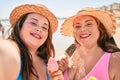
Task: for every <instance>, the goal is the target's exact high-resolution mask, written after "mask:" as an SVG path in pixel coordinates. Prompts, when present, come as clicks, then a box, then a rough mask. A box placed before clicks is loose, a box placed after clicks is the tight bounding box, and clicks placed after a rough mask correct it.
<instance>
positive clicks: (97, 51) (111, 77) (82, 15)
mask: <svg viewBox="0 0 120 80" xmlns="http://www.w3.org/2000/svg"><path fill="white" fill-rule="evenodd" d="M60 30H61V33H62V34H63V35H65V36H72V37H73V38H74V44H75V45H76V47H77V48H76V49H75V51H74V53H73V54H72V56H71V57H70V63H69V64H68V65H70V67H69V68H68V67H67V68H66V65H62V64H67V63H68V61H67V60H66V59H62V60H61V64H60V68H61V69H62V70H63V69H64V70H63V72H64V77H65V80H88V79H94V80H119V79H120V67H118V66H119V64H120V49H119V48H118V47H117V46H116V45H115V44H113V43H112V42H110V41H109V40H110V39H112V38H113V35H114V34H115V31H116V20H115V16H114V15H113V14H112V13H110V12H107V11H105V10H101V9H94V8H90V7H87V8H83V10H81V11H80V12H79V13H77V14H75V15H74V16H71V17H69V18H68V19H66V20H65V21H64V22H63V24H62V26H61V28H60ZM61 66H62V67H61ZM63 66H64V67H63ZM103 67H104V68H103ZM65 68H66V69H65Z"/></svg>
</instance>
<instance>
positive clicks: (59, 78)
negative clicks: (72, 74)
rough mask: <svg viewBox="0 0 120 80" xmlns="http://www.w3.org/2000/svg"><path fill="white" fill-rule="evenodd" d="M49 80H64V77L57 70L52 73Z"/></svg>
mask: <svg viewBox="0 0 120 80" xmlns="http://www.w3.org/2000/svg"><path fill="white" fill-rule="evenodd" d="M50 80H64V76H63V73H62V71H61V70H58V71H56V72H55V73H54V76H53V77H51V79H50Z"/></svg>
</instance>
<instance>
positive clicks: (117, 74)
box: [109, 52, 120, 80]
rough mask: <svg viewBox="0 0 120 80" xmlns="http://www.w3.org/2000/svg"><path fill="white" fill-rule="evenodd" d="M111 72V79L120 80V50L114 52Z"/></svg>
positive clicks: (111, 60)
mask: <svg viewBox="0 0 120 80" xmlns="http://www.w3.org/2000/svg"><path fill="white" fill-rule="evenodd" d="M109 73H110V80H120V52H116V53H112V56H111V59H110V66H109Z"/></svg>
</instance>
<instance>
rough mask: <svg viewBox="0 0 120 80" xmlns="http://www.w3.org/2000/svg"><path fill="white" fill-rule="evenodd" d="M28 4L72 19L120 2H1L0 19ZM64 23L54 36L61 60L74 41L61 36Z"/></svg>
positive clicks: (115, 0)
mask: <svg viewBox="0 0 120 80" xmlns="http://www.w3.org/2000/svg"><path fill="white" fill-rule="evenodd" d="M27 3H35V4H43V5H45V6H46V7H48V8H49V10H51V12H53V13H54V14H55V16H57V17H70V16H72V15H74V14H76V12H78V11H79V10H80V9H81V8H83V7H94V8H99V7H102V6H108V5H111V4H113V3H120V0H0V19H8V18H9V15H10V12H11V11H12V9H14V8H15V7H16V6H18V5H21V4H27ZM63 21H64V20H60V19H59V26H58V30H57V31H56V33H55V34H54V35H53V44H54V47H55V52H56V58H61V57H62V56H63V55H64V51H65V49H66V48H67V47H68V46H69V45H70V44H71V43H73V41H74V39H73V38H72V37H65V36H63V35H61V34H60V31H59V28H60V27H61V24H62V22H63ZM7 24H8V23H6V25H7Z"/></svg>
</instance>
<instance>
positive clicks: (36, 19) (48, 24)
mask: <svg viewBox="0 0 120 80" xmlns="http://www.w3.org/2000/svg"><path fill="white" fill-rule="evenodd" d="M31 20H35V21H39V20H38V19H36V18H31ZM44 24H45V25H47V26H49V24H47V23H44Z"/></svg>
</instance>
